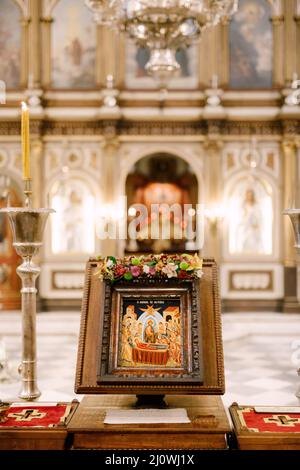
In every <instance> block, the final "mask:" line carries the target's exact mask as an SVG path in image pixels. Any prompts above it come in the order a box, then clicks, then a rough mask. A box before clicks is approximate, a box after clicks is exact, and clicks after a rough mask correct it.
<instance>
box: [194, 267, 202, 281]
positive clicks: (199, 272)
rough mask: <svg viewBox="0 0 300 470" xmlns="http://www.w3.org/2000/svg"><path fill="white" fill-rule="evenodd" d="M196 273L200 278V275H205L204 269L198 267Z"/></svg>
mask: <svg viewBox="0 0 300 470" xmlns="http://www.w3.org/2000/svg"><path fill="white" fill-rule="evenodd" d="M195 275H196V277H198V278H199V279H200V277H202V276H203V271H202V269H196V270H195Z"/></svg>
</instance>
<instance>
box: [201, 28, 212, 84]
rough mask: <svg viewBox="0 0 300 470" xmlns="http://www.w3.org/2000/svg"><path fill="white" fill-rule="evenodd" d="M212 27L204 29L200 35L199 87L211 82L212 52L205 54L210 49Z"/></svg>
mask: <svg viewBox="0 0 300 470" xmlns="http://www.w3.org/2000/svg"><path fill="white" fill-rule="evenodd" d="M211 30H212V28H208V29H206V30H205V31H204V32H203V34H202V37H201V40H200V42H199V47H200V53H199V55H200V60H199V62H200V64H199V67H200V70H199V84H200V86H201V87H206V88H207V87H209V86H210V84H211V77H212V73H213V72H212V70H213V66H212V53H210V54H207V51H211V50H212V49H211V35H212V31H211Z"/></svg>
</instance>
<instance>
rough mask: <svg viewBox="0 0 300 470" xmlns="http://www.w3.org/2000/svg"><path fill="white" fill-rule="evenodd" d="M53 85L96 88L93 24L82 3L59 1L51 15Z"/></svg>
mask: <svg viewBox="0 0 300 470" xmlns="http://www.w3.org/2000/svg"><path fill="white" fill-rule="evenodd" d="M51 41H52V44H51V48H52V86H53V87H54V88H75V89H76V88H79V89H80V88H92V87H93V86H94V85H95V57H96V24H95V22H94V20H93V16H92V13H91V12H90V11H89V10H88V8H86V7H85V5H84V2H82V1H81V0H61V1H60V2H59V3H58V4H57V6H56V7H55V9H54V12H53V26H52V35H51Z"/></svg>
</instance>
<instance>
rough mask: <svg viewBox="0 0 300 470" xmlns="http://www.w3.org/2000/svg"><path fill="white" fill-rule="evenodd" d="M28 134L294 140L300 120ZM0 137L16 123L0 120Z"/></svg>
mask: <svg viewBox="0 0 300 470" xmlns="http://www.w3.org/2000/svg"><path fill="white" fill-rule="evenodd" d="M30 125H31V132H32V133H33V134H35V135H43V136H58V135H62V136H64V135H70V136H76V135H91V136H103V137H104V138H106V139H108V140H109V139H111V138H115V137H117V136H207V137H208V138H209V140H211V141H219V140H220V142H221V141H222V138H223V137H230V136H237V137H238V136H250V135H260V136H279V137H281V136H285V137H288V138H296V137H297V136H298V135H299V134H300V120H296V119H293V120H288V119H286V120H283V121H281V120H276V121H227V120H201V121H200V120H199V121H181V122H178V121H126V120H122V119H116V120H105V121H104V120H90V121H66V120H61V121H59V120H55V121H54V120H53V121H52V120H51V121H50V120H43V119H32V120H31V123H30ZM0 135H2V136H8V135H9V136H13V135H16V136H19V135H20V122H19V120H18V121H16V120H7V121H0Z"/></svg>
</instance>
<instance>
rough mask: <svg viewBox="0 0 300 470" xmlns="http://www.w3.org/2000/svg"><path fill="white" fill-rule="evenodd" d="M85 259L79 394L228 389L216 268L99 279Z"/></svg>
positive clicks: (207, 264)
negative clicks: (192, 273) (192, 274)
mask: <svg viewBox="0 0 300 470" xmlns="http://www.w3.org/2000/svg"><path fill="white" fill-rule="evenodd" d="M99 266H100V262H99V261H98V260H97V259H90V261H89V262H88V263H87V269H86V280H85V287H84V297H83V304H82V318H81V328H80V339H79V348H78V360H77V373H76V384H75V391H76V392H77V393H94V394H95V393H129V394H165V393H169V394H170V393H172V394H181V393H184V394H222V393H224V372H223V353H222V339H221V320H220V299H219V292H218V282H217V267H216V264H215V262H214V261H213V260H204V262H203V268H202V269H203V276H202V278H201V279H179V278H176V279H174V278H171V279H168V278H166V279H144V278H140V279H139V278H137V279H131V280H130V281H126V280H125V279H122V280H120V281H118V282H110V281H109V280H101V279H99V276H97V273H98V272H99Z"/></svg>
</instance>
